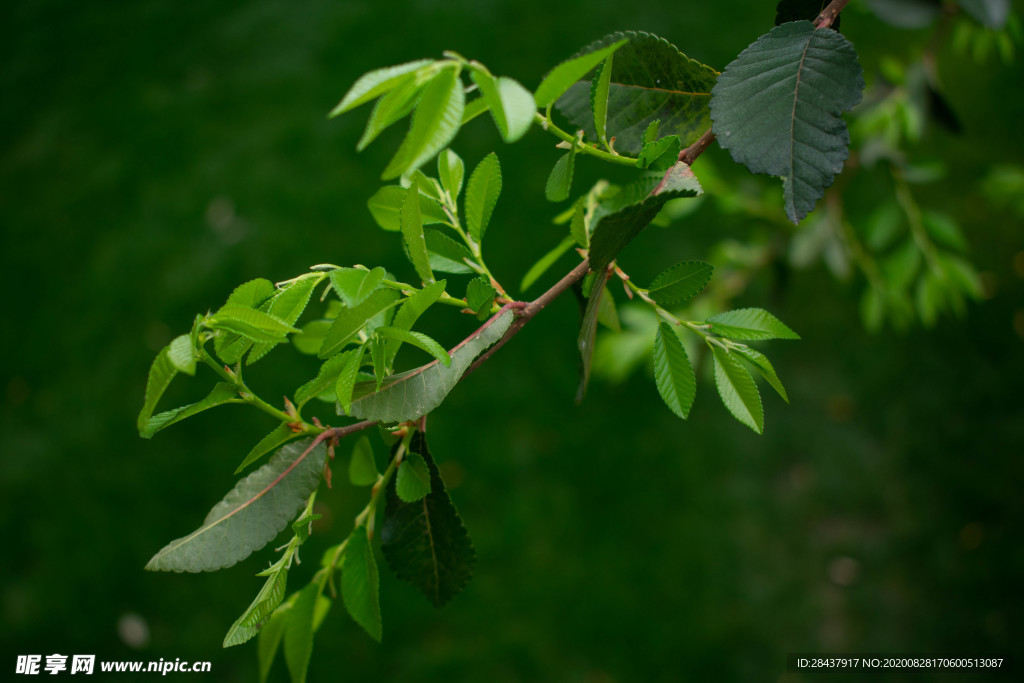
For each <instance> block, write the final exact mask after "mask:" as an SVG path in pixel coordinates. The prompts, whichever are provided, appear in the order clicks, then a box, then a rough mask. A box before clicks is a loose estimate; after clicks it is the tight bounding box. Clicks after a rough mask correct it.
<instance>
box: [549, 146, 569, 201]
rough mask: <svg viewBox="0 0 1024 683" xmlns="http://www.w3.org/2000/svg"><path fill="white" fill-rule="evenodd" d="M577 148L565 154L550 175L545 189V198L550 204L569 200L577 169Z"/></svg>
mask: <svg viewBox="0 0 1024 683" xmlns="http://www.w3.org/2000/svg"><path fill="white" fill-rule="evenodd" d="M575 160H576V146H575V145H573V147H572V149H570V150H569V151H568V152H566V153H565V154H563V155H562V156H560V157H559V158H558V161H556V162H555V166H554V168H552V169H551V174H550V175H548V182H547V185H546V186H545V187H544V196H545V197H547V200H548V201H549V202H564V201H565V200H566V199H568V198H569V192H570V191H571V190H572V174H573V169H574V167H575V165H576V164H575Z"/></svg>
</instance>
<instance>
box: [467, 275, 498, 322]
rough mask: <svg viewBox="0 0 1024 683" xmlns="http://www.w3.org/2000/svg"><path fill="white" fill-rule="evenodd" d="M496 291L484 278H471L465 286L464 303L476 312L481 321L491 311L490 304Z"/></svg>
mask: <svg viewBox="0 0 1024 683" xmlns="http://www.w3.org/2000/svg"><path fill="white" fill-rule="evenodd" d="M497 293H498V292H497V291H496V290H495V289H494V287H492V286H491V283H490V282H489V281H488V280H487V278H485V277H484V276H482V275H481V276H480V277H476V278H473V279H472V280H470V281H469V284H468V285H466V303H468V304H469V307H470V308H471V309H473V310H474V311H475V312H476V315H477V317H478V318H480V319H481V320H485V319H486V318H487V317H488V315H489V314H490V311H491V304H493V303H494V297H495V296H496V295H497Z"/></svg>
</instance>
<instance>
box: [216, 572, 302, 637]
mask: <svg viewBox="0 0 1024 683" xmlns="http://www.w3.org/2000/svg"><path fill="white" fill-rule="evenodd" d="M287 585H288V568H287V567H286V566H285V565H284V564H283V563H281V562H278V563H277V564H275V565H274V566H273V567H271V569H270V571H269V572H267V580H266V582H265V583H264V584H263V588H261V589H260V592H259V593H257V594H256V599H254V600H253V601H252V604H251V605H249V607H248V608H247V609H246V610H245V612H243V613H242V616H240V617H238V619H237V620H236V621H235V623H234V624H232V625H231V628H229V629H228V632H227V635H225V636H224V643H223V647H231V646H233V645H241V644H242V643H244V642H246V641H248V640H249V639H250V638H252V637H253V636H255V635H256V634H257V633H259V631H260V629H261V628H262V627H263V625H264V624H265V623H267V621H269V620H270V617H271V615H272V614H273V613H274V610H275V609H277V606H278V605H280V604H281V600H283V599H284V594H285V588H286V587H287Z"/></svg>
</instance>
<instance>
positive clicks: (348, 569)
mask: <svg viewBox="0 0 1024 683" xmlns="http://www.w3.org/2000/svg"><path fill="white" fill-rule="evenodd" d="M341 595H342V597H343V598H344V599H345V609H347V610H348V613H349V614H350V615H351V616H352V619H353V620H355V622H356V623H357V624H359V625H360V626H362V627H363V630H365V631H366V632H367V633H369V634H370V637H371V638H373V639H374V640H376V641H377V642H378V643H379V642H380V639H381V636H382V635H383V633H382V626H381V616H380V577H379V576H378V574H377V560H376V558H374V556H373V548H372V547H371V546H370V541H369V539H368V538H367V533H366V527H364V526H360V527H356V528H355V529H353V530H352V534H351V535H350V536H349V537H348V545H347V546H346V547H345V561H344V564H343V565H342V570H341Z"/></svg>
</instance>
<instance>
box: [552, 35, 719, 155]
mask: <svg viewBox="0 0 1024 683" xmlns="http://www.w3.org/2000/svg"><path fill="white" fill-rule="evenodd" d="M622 40H626V41H628V43H627V44H626V45H624V46H623V47H620V48H619V49H618V51H617V52H615V60H614V62H613V63H612V69H611V84H610V87H609V91H608V114H607V117H608V130H607V135H608V137H609V138H610V137H613V136H614V137H615V149H616V150H617V151H618V152H620V153H625V154H633V155H635V154H637V153H639V152H640V149H641V147H642V146H643V136H644V133H645V132H646V130H647V128H648V127H649V126H650V124H651V123H652V122H653V121H655V120H660V129H661V134H662V135H678V136H679V139H680V141H681V142H682V143H683V144H687V145H688V144H690V143H691V142H693V141H694V140H696V139H697V138H698V137H700V135H701V133H703V132H704V131H705V130H706V129H707V127H708V123H709V122H710V120H709V119H708V101H709V99H710V96H711V87H712V86H713V85H714V84H715V78H716V77H717V76H718V72H717V71H715V70H714V69H712V68H711V67H709V66H705V65H704V64H701V63H700V62H697V61H694V60H692V59H690V58H689V57H687V56H686V55H684V54H683V53H681V52H680V51H679V50H678V49H677V48H676V47H675V46H674V45H672V44H671V43H669V42H668V41H666V40H665V39H663V38H659V37H657V36H654V35H651V34H649V33H644V32H642V31H641V32H633V31H627V32H624V33H613V34H612V35H610V36H606V37H604V38H602V39H601V40H599V41H597V42H596V43H593V44H591V45H590V46H588V47H587V48H585V49H584V52H589V54H591V55H594V54H599V53H600V52H601V50H604V49H607V48H606V47H605V46H608V45H610V44H618V43H620V42H621V41H622ZM595 50H596V52H593V51H595ZM602 60H603V57H602ZM585 73H586V72H584V74H580V76H579V78H582V77H583V76H584V75H585ZM590 90H591V85H590V83H588V82H586V81H584V82H581V83H577V84H575V85H573V86H572V88H570V89H569V91H568V92H567V93H566V94H565V95H564V96H563V97H562V98H561V99H560V100H558V109H559V111H561V112H562V113H563V114H564V115H565V117H566V118H568V119H569V120H570V121H571V122H572V123H573V125H574V126H576V127H578V128H582V129H583V130H584V131H586V134H587V135H588V136H589V137H591V138H593V137H595V136H596V134H597V131H596V129H595V128H594V117H593V114H592V107H591V103H590Z"/></svg>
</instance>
